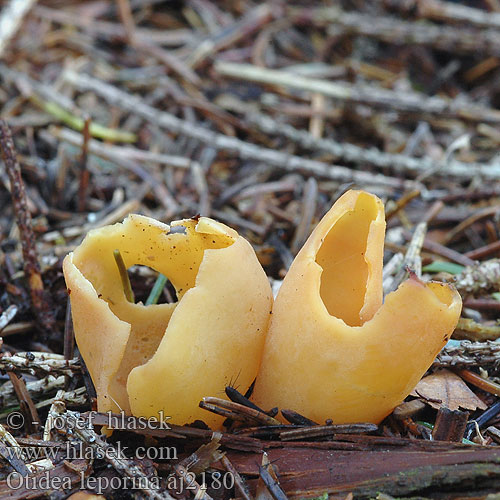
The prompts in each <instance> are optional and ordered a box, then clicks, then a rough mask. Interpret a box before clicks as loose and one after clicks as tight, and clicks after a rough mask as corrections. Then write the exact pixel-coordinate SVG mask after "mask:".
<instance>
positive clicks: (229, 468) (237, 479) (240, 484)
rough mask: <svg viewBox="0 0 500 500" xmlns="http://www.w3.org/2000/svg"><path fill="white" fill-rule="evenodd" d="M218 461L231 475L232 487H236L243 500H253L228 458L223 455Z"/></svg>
mask: <svg viewBox="0 0 500 500" xmlns="http://www.w3.org/2000/svg"><path fill="white" fill-rule="evenodd" d="M220 461H221V464H222V465H223V466H224V467H225V468H226V470H227V471H228V472H229V474H231V476H232V478H233V479H234V485H235V486H236V488H237V489H238V491H239V492H240V493H241V496H242V497H243V499H244V500H253V497H252V495H251V493H250V491H249V490H248V487H247V485H246V484H245V483H244V481H243V479H242V478H241V476H240V474H239V472H238V471H237V470H236V468H235V467H234V465H233V464H232V463H231V461H230V460H229V458H227V456H226V455H224V456H223V457H222V458H221V460H220Z"/></svg>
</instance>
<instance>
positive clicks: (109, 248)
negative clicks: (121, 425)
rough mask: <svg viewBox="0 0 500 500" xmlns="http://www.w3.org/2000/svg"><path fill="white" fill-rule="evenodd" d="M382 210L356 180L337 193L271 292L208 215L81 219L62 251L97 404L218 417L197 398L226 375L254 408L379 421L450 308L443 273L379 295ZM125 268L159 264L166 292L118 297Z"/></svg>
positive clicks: (407, 386) (419, 369)
mask: <svg viewBox="0 0 500 500" xmlns="http://www.w3.org/2000/svg"><path fill="white" fill-rule="evenodd" d="M384 234H385V217H384V207H383V204H382V202H381V201H380V200H379V199H378V198H377V197H376V196H374V195H371V194H369V193H366V192H364V191H349V192H348V193H346V194H344V195H343V196H342V197H341V198H340V199H339V200H338V201H337V202H336V203H335V204H334V206H333V207H332V208H331V209H330V211H329V212H328V213H327V214H326V215H325V216H324V217H323V219H322V220H321V221H320V223H319V224H318V226H317V227H316V228H315V230H314V231H313V232H312V234H311V236H310V237H309V239H308V240H307V241H306V243H305V244H304V246H303V248H302V249H301V250H300V252H299V253H298V254H297V256H296V258H295V260H294V262H293V264H292V266H291V267H290V269H289V271H288V273H287V275H286V277H285V279H284V280H283V284H282V286H281V288H280V290H279V292H278V295H277V297H276V300H275V301H274V303H273V298H272V293H271V288H270V285H269V281H268V279H267V277H266V274H265V272H264V270H263V269H262V267H261V265H260V263H259V261H258V260H257V257H256V255H255V252H254V250H253V249H252V247H251V246H250V244H249V243H248V242H247V241H246V240H245V239H244V238H242V237H241V236H239V235H238V233H237V232H236V231H234V230H233V229H231V228H229V227H227V226H225V225H224V224H221V223H220V222H216V221H214V220H212V219H209V218H206V217H200V218H199V219H198V220H193V219H186V220H180V221H175V222H172V223H171V225H170V226H169V225H166V224H163V223H161V222H158V221H156V220H154V219H151V218H148V217H144V216H140V215H130V216H129V217H127V218H126V219H125V221H124V222H123V223H120V224H115V225H112V226H107V227H103V228H100V229H96V230H93V231H90V233H89V234H88V235H87V236H86V238H85V239H84V241H83V242H82V244H81V245H80V246H79V247H78V248H76V249H75V251H74V252H72V253H70V254H69V255H68V256H67V257H66V258H65V260H64V265H63V269H64V275H65V278H66V283H67V286H68V290H69V292H70V299H71V306H72V315H73V323H74V330H75V336H76V341H77V344H78V347H79V349H80V352H81V354H82V357H83V359H84V361H85V363H86V365H87V368H88V370H89V372H90V375H91V377H92V380H93V382H94V384H95V387H96V391H97V396H98V409H99V411H104V412H105V411H109V410H111V411H120V410H123V411H125V412H126V413H127V414H131V415H135V416H143V417H155V418H158V417H159V416H161V415H168V416H171V417H172V418H171V420H169V423H176V424H185V423H189V422H192V421H194V420H196V419H201V420H203V421H205V422H206V423H207V424H209V425H211V426H212V427H220V426H221V425H222V420H223V419H222V417H219V416H217V415H214V414H212V413H209V412H207V411H204V410H202V409H200V408H199V406H198V403H199V401H200V400H201V399H202V398H203V397H205V396H219V397H222V395H223V394H224V388H225V387H226V386H227V385H229V384H230V383H231V382H234V381H235V380H237V385H238V387H240V388H242V389H244V390H245V389H246V388H248V387H249V386H250V385H251V383H252V382H253V381H254V379H257V381H256V385H255V390H254V393H253V396H252V399H253V400H254V401H255V403H256V404H258V405H259V406H260V407H262V408H264V409H269V408H271V407H274V406H279V407H280V408H282V409H284V408H287V409H293V410H295V411H297V412H299V413H301V414H303V415H304V416H306V417H309V418H311V419H313V420H316V421H318V422H323V421H324V420H326V419H332V421H333V422H334V423H350V422H374V423H378V422H380V421H381V420H382V419H383V418H384V417H385V416H387V415H388V414H389V413H390V412H391V411H392V409H393V408H394V407H395V406H396V405H398V404H399V403H400V402H401V401H402V400H403V399H404V398H405V397H406V396H407V395H408V394H409V393H410V392H411V391H412V389H413V388H414V386H415V385H416V384H417V382H418V380H419V379H420V378H421V376H422V375H423V373H424V372H425V371H426V370H427V369H428V368H429V366H430V365H431V363H432V361H433V359H434V358H435V356H436V354H437V353H438V352H439V350H440V349H441V348H442V347H443V346H444V344H445V343H446V341H447V340H448V338H449V337H450V335H451V333H452V332H453V329H454V328H455V326H456V323H457V321H458V318H459V316H460V311H461V299H460V296H459V294H458V293H457V292H456V291H455V290H454V289H453V287H451V286H449V285H445V284H443V283H436V282H430V283H422V282H421V281H420V280H418V279H416V278H410V279H409V280H407V281H405V282H404V283H403V284H401V286H400V287H399V288H398V289H397V290H396V291H395V292H393V293H391V294H389V295H387V297H385V300H384V299H383V295H382V261H383V246H384ZM115 250H119V251H120V254H121V255H122V257H123V260H124V263H125V266H126V267H127V268H129V267H130V266H133V265H136V264H140V265H145V266H149V267H151V268H152V269H154V270H156V271H158V272H159V273H162V274H164V275H165V276H167V277H168V278H169V280H170V281H171V283H172V285H173V286H174V288H175V290H176V292H177V298H178V300H177V302H175V303H169V304H153V305H147V306H146V305H143V304H142V303H133V302H130V301H129V300H127V297H126V296H125V292H124V289H123V286H122V283H121V278H120V273H119V269H118V267H117V265H116V262H115V258H114V255H113V253H114V251H115Z"/></svg>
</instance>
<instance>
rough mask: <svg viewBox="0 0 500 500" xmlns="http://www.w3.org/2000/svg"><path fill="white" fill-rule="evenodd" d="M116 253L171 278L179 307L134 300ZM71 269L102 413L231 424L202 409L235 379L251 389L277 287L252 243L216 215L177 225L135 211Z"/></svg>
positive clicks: (78, 255)
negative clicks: (206, 399) (201, 403)
mask: <svg viewBox="0 0 500 500" xmlns="http://www.w3.org/2000/svg"><path fill="white" fill-rule="evenodd" d="M171 228H176V229H175V230H172V229H171ZM115 249H118V250H119V251H120V253H121V255H122V257H123V260H124V262H125V266H126V267H127V268H129V267H130V266H132V265H136V264H140V265H145V266H149V267H151V268H153V269H154V270H156V271H158V272H160V273H162V274H164V275H165V276H167V277H168V278H169V279H170V281H171V283H172V285H173V286H174V288H175V290H176V292H177V298H178V301H177V302H175V303H170V304H157V305H148V306H145V305H143V304H142V303H137V304H135V303H132V302H129V301H128V300H127V299H126V297H125V292H124V289H123V286H122V283H121V280H120V273H119V270H118V267H117V264H116V262H115V259H114V256H113V251H114V250H115ZM63 270H64V276H65V279H66V283H67V286H68V290H69V292H70V300H71V308H72V316H73V324H74V330H75V337H76V342H77V344H78V347H79V349H80V352H81V354H82V357H83V359H84V361H85V363H86V365H87V368H88V370H89V373H90V375H91V377H92V380H93V382H94V384H95V386H96V391H97V398H98V409H99V411H103V412H106V411H108V410H112V411H120V410H123V411H125V412H126V413H127V414H132V415H135V416H144V417H155V418H161V416H162V414H163V415H164V416H165V417H166V416H170V417H172V419H171V420H169V423H176V424H185V423H189V422H192V421H194V420H196V419H201V420H203V421H204V422H205V423H207V424H208V425H211V426H214V427H218V426H220V425H221V423H222V420H223V419H222V417H219V416H217V415H214V414H212V413H209V412H207V411H205V410H202V409H200V408H199V407H198V403H199V401H200V400H201V399H202V398H203V397H205V396H219V397H222V396H223V394H224V389H225V387H226V386H227V385H229V384H230V383H231V381H232V382H234V381H237V384H238V386H240V387H242V388H245V389H246V388H247V387H248V386H250V384H251V383H252V382H253V380H254V379H255V376H256V374H257V371H258V367H259V364H260V360H261V355H262V349H263V345H264V340H265V334H266V331H267V327H268V321H269V316H270V310H271V306H272V295H271V289H270V285H269V281H268V279H267V277H266V275H265V273H264V270H263V269H262V267H261V265H260V264H259V262H258V260H257V257H256V255H255V252H254V251H253V249H252V247H251V246H250V244H249V243H248V242H247V241H246V240H245V239H244V238H242V237H241V236H239V235H238V233H237V232H236V231H234V230H232V229H231V228H229V227H227V226H225V225H224V224H221V223H219V222H216V221H214V220H212V219H209V218H206V217H201V218H200V219H199V220H198V221H196V220H193V219H186V220H180V221H175V222H172V223H171V225H170V226H168V225H166V224H163V223H161V222H158V221H156V220H154V219H151V218H148V217H144V216H140V215H130V216H129V217H127V219H125V221H124V222H123V223H120V224H115V225H112V226H106V227H103V228H101V229H96V230H93V231H90V232H89V234H88V235H87V236H86V238H85V239H84V241H83V242H82V244H81V245H80V246H79V247H78V248H76V249H75V251H74V252H73V253H70V254H69V255H67V256H66V258H65V259H64V263H63ZM161 412H163V413H161Z"/></svg>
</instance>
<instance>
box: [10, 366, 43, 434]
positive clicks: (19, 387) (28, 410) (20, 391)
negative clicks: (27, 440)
mask: <svg viewBox="0 0 500 500" xmlns="http://www.w3.org/2000/svg"><path fill="white" fill-rule="evenodd" d="M8 375H9V378H10V381H11V383H12V387H13V388H14V392H15V393H16V397H17V399H18V401H19V404H20V406H21V410H23V414H24V416H25V424H26V430H27V432H28V434H32V433H33V432H36V431H37V430H38V427H39V426H40V418H39V417H38V412H37V411H36V408H35V404H34V403H33V400H32V399H31V396H30V393H29V392H28V390H27V389H26V384H25V383H24V380H23V379H22V378H19V377H18V376H17V375H16V374H15V373H13V372H11V371H10V372H8Z"/></svg>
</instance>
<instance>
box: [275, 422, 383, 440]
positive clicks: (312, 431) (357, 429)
mask: <svg viewBox="0 0 500 500" xmlns="http://www.w3.org/2000/svg"><path fill="white" fill-rule="evenodd" d="M377 429H378V425H376V424H363V423H361V424H338V425H315V426H312V427H304V428H300V429H292V430H286V431H281V432H280V433H279V437H280V439H281V440H282V441H294V440H303V439H309V438H317V437H324V436H331V435H332V434H364V433H367V432H375V431H376V430H377Z"/></svg>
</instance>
